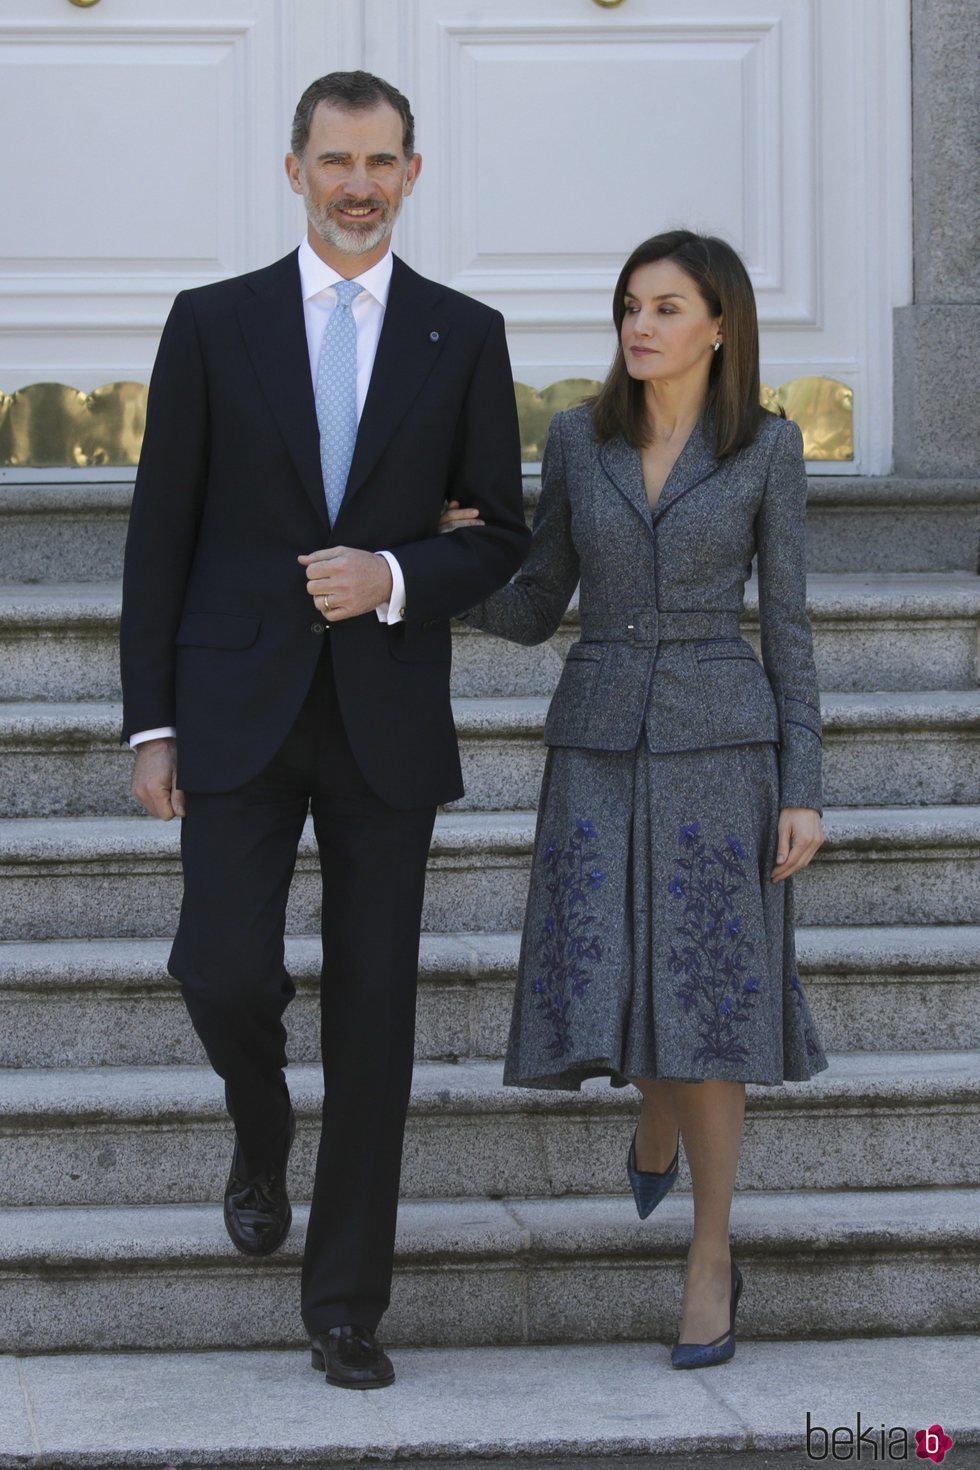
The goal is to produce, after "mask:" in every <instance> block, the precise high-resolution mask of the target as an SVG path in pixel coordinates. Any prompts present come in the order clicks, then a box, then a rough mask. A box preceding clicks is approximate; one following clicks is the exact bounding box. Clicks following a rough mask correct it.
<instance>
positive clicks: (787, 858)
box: [769, 806, 824, 883]
mask: <svg viewBox="0 0 980 1470" xmlns="http://www.w3.org/2000/svg"><path fill="white" fill-rule="evenodd" d="M777 830H778V837H777V843H776V847H777V851H776V866H775V867H774V868H773V870H772V872H771V873H770V874H769V877H770V878H771V879H772V881H773V882H774V883H780V882H781V881H782V880H783V879H784V878H788V877H789V876H790V874H791V873H796V872H799V870H800V868H805V867H806V866H807V864H808V863H809V862H810V861H811V860H812V859H813V858H814V857H815V856H816V854H817V852H818V850H819V849H820V848H821V847H823V842H824V836H823V824H822V823H821V821H820V813H819V812H816V811H814V810H813V809H812V807H808V806H785V807H783V809H782V811H781V812H780V813H779V827H778V829H777Z"/></svg>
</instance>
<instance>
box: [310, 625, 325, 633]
mask: <svg viewBox="0 0 980 1470" xmlns="http://www.w3.org/2000/svg"><path fill="white" fill-rule="evenodd" d="M324 631H325V625H324V624H323V623H311V624H310V632H311V633H323V632H324Z"/></svg>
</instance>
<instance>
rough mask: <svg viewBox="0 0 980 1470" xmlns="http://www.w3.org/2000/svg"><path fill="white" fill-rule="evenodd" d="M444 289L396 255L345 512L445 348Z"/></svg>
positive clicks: (341, 512)
mask: <svg viewBox="0 0 980 1470" xmlns="http://www.w3.org/2000/svg"><path fill="white" fill-rule="evenodd" d="M444 294H445V293H444V289H443V287H441V286H438V285H436V283H435V282H434V281H427V280H426V279H425V278H424V277H423V276H419V275H417V274H416V273H415V271H413V270H411V269H410V268H409V267H408V266H407V265H406V264H405V263H404V261H402V260H399V258H398V256H397V255H396V256H395V259H394V268H393V270H392V276H391V287H390V289H389V292H388V304H387V306H386V307H385V315H384V323H383V325H382V328H381V337H380V339H379V341H378V351H377V355H376V356H375V359H374V368H373V371H372V373H371V383H370V386H369V388H368V393H367V398H366V400H365V403H364V411H363V413H362V414H361V422H360V424H359V425H358V429H357V441H356V443H355V445H354V458H353V460H352V461H351V467H350V475H349V476H348V479H347V492H346V494H345V495H344V501H343V505H342V506H341V508H340V514H341V516H342V515H343V514H344V510H345V508H346V507H347V505H348V503H349V502H350V501H351V500H352V499H353V497H354V495H355V494H356V493H357V491H358V490H359V489H360V488H361V486H362V485H363V484H364V481H365V480H366V479H367V477H368V475H369V474H370V473H371V471H372V469H373V468H374V466H375V465H376V464H377V462H378V459H379V458H380V456H381V452H382V450H383V449H384V447H385V445H386V444H387V443H388V440H389V439H390V438H391V436H392V434H393V433H394V431H395V429H396V428H397V427H398V425H399V423H400V422H401V420H402V419H403V418H404V417H405V415H406V413H407V412H408V410H409V409H410V408H411V406H412V403H413V402H414V401H415V399H416V398H417V396H418V394H419V391H420V389H421V387H422V384H423V383H424V382H425V380H426V378H427V377H428V376H429V373H430V372H431V371H432V369H433V367H434V366H435V362H436V359H437V358H438V356H439V354H440V352H441V351H442V346H443V343H444V342H445V339H446V334H447V330H448V328H447V324H446V321H445V317H444V315H443V314H442V312H441V311H439V310H438V309H437V307H436V304H437V303H438V302H439V300H440V298H441V297H443V296H444Z"/></svg>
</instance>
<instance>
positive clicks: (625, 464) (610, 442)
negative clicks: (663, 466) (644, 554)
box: [598, 439, 653, 535]
mask: <svg viewBox="0 0 980 1470" xmlns="http://www.w3.org/2000/svg"><path fill="white" fill-rule="evenodd" d="M598 454H599V465H600V468H601V469H602V473H603V474H604V475H605V477H606V479H607V480H608V481H609V483H610V484H611V485H614V486H615V488H616V489H617V490H618V491H619V493H620V495H622V496H623V497H624V498H625V499H626V500H627V501H628V502H629V504H630V505H631V506H632V507H633V509H634V510H635V511H636V513H637V515H638V516H639V517H640V519H641V520H642V522H643V524H644V526H645V528H646V530H647V531H648V532H649V533H650V534H651V535H652V534H653V527H652V524H651V520H650V502H649V501H648V500H647V491H646V486H645V485H644V483H643V463H642V461H641V459H640V451H639V450H638V449H634V448H633V447H632V446H631V445H629V444H627V442H626V440H625V439H607V440H605V441H604V442H603V443H602V444H600V445H599V451H598Z"/></svg>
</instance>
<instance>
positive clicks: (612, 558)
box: [465, 407, 822, 811]
mask: <svg viewBox="0 0 980 1470" xmlns="http://www.w3.org/2000/svg"><path fill="white" fill-rule="evenodd" d="M805 534H806V472H805V468H804V463H803V439H802V435H801V434H800V431H799V428H798V427H797V426H796V424H794V423H792V422H791V421H790V420H788V419H780V418H776V417H774V416H772V415H767V416H766V417H765V419H764V421H763V424H762V427H761V428H760V430H759V433H758V435H757V437H756V439H755V441H754V442H753V443H752V444H751V445H750V446H749V447H748V448H747V449H743V450H740V451H739V453H738V454H735V455H731V456H729V457H728V458H727V459H725V460H723V461H721V462H719V461H717V460H716V459H715V458H714V454H713V452H712V448H711V445H710V442H709V440H708V438H707V435H706V432H705V426H704V424H703V422H702V423H701V424H699V425H698V426H697V427H696V428H695V430H694V432H693V433H692V435H691V437H690V439H689V440H688V442H687V444H686V445H685V447H684V449H683V450H682V452H681V454H680V456H679V458H678V460H677V462H676V464H675V465H674V467H673V469H672V470H671V472H670V475H669V477H668V479H667V482H666V484H665V485H664V488H663V492H662V494H661V497H660V500H659V501H658V503H657V507H656V509H655V511H654V512H653V513H652V514H651V511H650V508H649V504H648V502H647V497H646V490H645V488H644V484H643V470H642V464H641V460H640V455H639V452H638V451H637V450H635V449H631V448H630V447H629V446H628V445H627V444H626V443H625V442H624V441H622V440H619V439H617V440H611V441H608V442H606V443H604V444H597V443H596V442H595V439H594V437H593V433H592V418H591V412H590V410H589V409H588V408H587V407H581V408H573V409H569V410H568V411H567V412H565V413H559V414H556V415H555V417H554V419H553V420H552V423H551V430H550V433H549V436H548V443H547V447H546V449H545V455H544V462H543V464H542V479H541V498H540V500H539V502H538V506H537V511H536V513H535V517H534V534H533V538H532V541H531V548H530V551H529V554H528V557H527V560H526V561H525V563H524V566H523V567H522V569H521V571H520V572H519V573H518V574H517V576H516V577H515V578H514V580H513V581H512V582H510V583H509V584H508V586H506V587H504V588H501V590H500V591H499V592H496V593H494V594H493V596H491V597H490V598H488V599H487V601H486V602H483V603H481V604H480V605H479V606H478V607H476V608H474V609H472V611H471V612H469V613H467V614H466V615H465V620H466V622H468V623H470V624H471V625H473V626H476V627H479V628H482V629H485V630H486V631H487V632H490V633H495V634H497V635H498V636H499V637H502V638H508V639H510V640H512V641H513V642H517V643H543V642H544V641H545V640H546V639H548V638H550V637H551V636H552V634H553V633H554V632H555V631H556V630H557V628H558V626H559V624H560V623H561V620H562V618H563V616H564V614H565V611H566V609H567V608H568V605H569V603H570V602H571V599H572V595H573V593H574V591H575V587H576V584H577V583H579V582H581V591H580V598H579V608H580V616H581V638H580V640H579V641H578V642H577V643H575V644H573V645H572V647H571V648H570V650H569V652H568V656H567V659H566V661H565V665H564V668H563V670H562V675H561V679H560V681H559V684H558V688H557V690H556V691H555V695H554V698H553V700H552V702H551V706H550V709H549V712H548V718H547V722H546V725H545V741H546V743H547V744H549V745H556V746H575V747H578V748H580V749H587V750H632V749H635V747H636V746H637V744H638V743H639V740H640V737H641V732H642V731H643V730H644V729H645V731H646V739H647V741H648V744H649V748H650V749H651V750H652V751H679V750H701V749H705V748H707V747H711V746H723V745H737V744H747V743H754V742H757V741H774V742H778V744H779V746H780V791H779V802H780V805H781V806H799V807H814V808H816V809H817V810H818V811H820V810H821V809H822V804H821V788H820V754H821V747H820V737H821V725H820V699H819V692H818V689H817V675H816V669H815V667H814V661H813V642H812V637H811V632H810V623H809V619H808V617H807V613H806V554H805ZM756 553H758V572H759V609H760V622H761V632H762V662H761V663H760V662H759V659H758V658H757V657H756V654H755V652H754V651H753V649H752V647H751V645H750V644H749V643H748V642H747V641H746V640H745V639H744V638H743V637H742V636H741V635H740V632H739V615H740V614H741V612H742V608H743V598H744V590H745V582H746V579H747V577H748V576H749V573H750V569H751V563H752V558H753V556H754V555H755V554H756Z"/></svg>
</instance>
